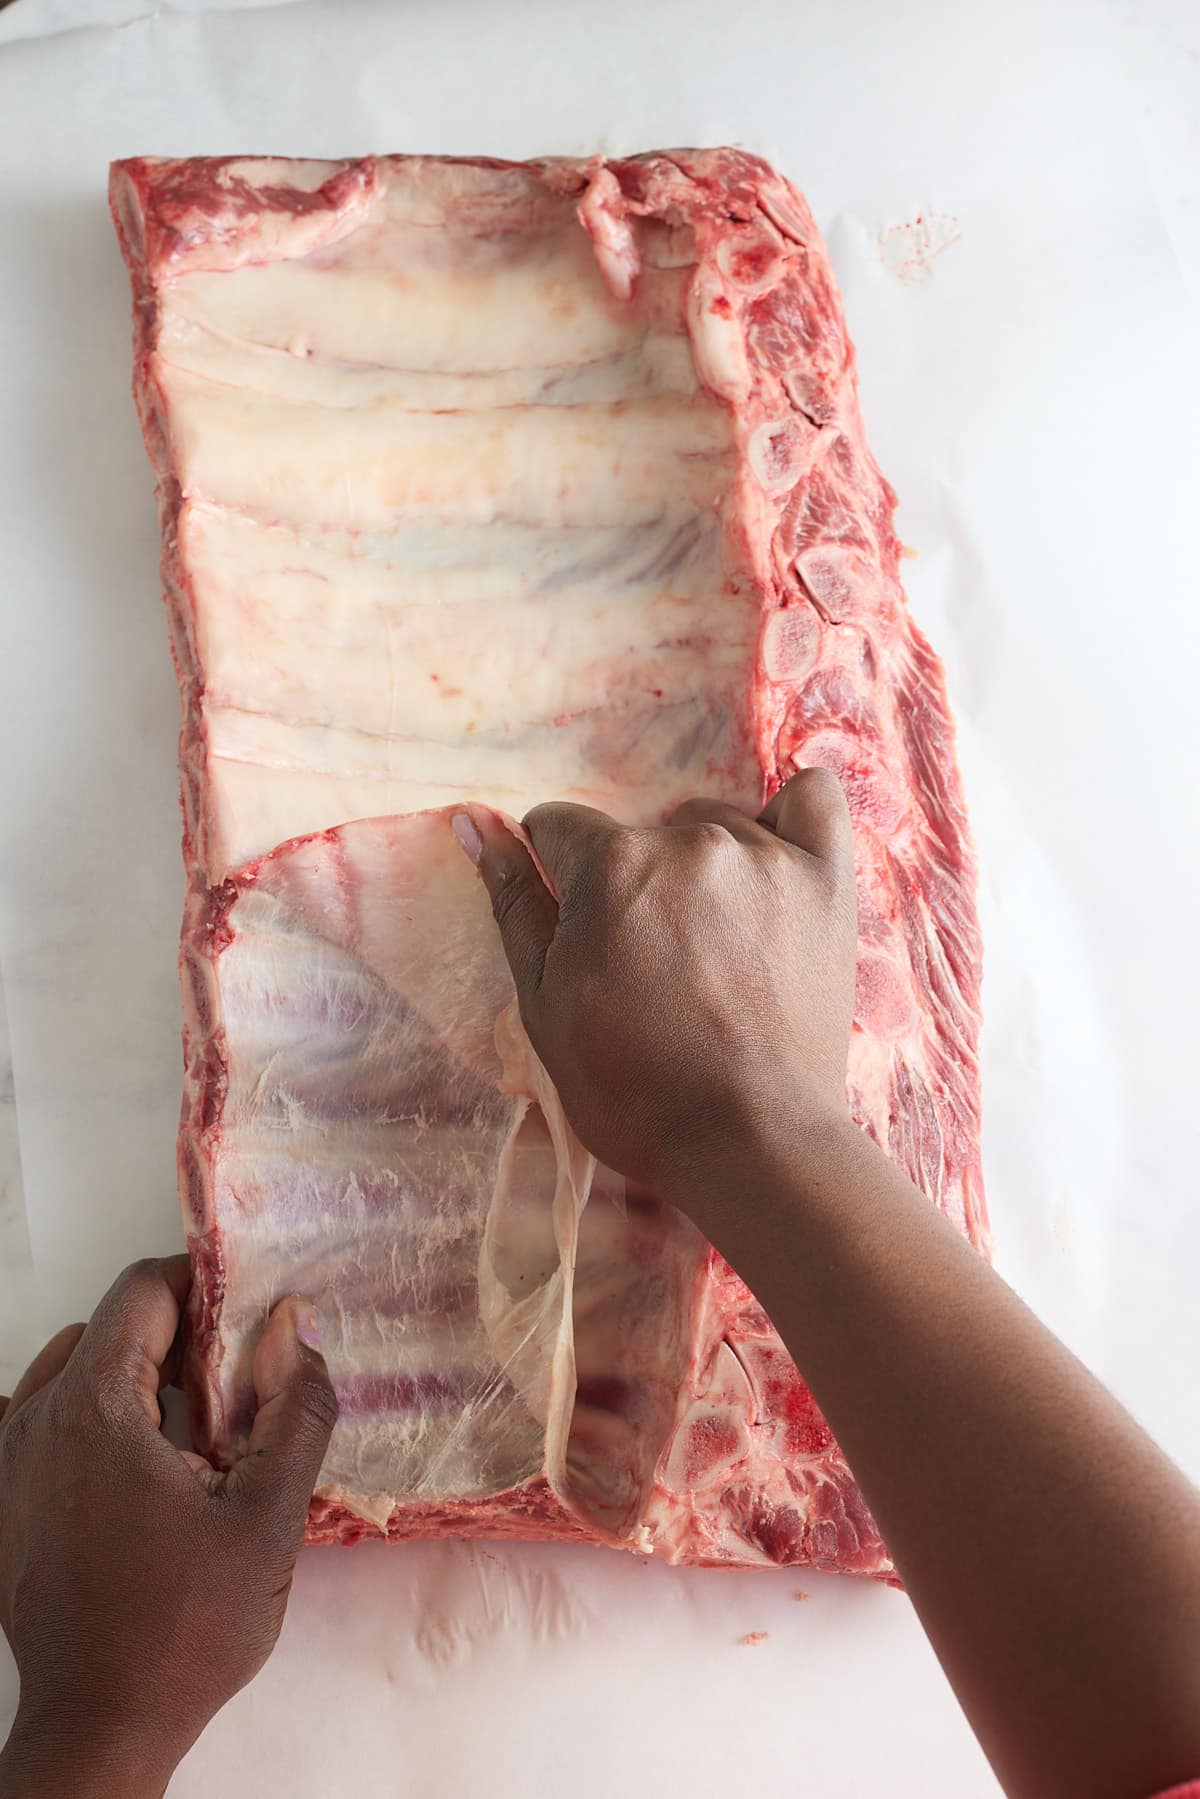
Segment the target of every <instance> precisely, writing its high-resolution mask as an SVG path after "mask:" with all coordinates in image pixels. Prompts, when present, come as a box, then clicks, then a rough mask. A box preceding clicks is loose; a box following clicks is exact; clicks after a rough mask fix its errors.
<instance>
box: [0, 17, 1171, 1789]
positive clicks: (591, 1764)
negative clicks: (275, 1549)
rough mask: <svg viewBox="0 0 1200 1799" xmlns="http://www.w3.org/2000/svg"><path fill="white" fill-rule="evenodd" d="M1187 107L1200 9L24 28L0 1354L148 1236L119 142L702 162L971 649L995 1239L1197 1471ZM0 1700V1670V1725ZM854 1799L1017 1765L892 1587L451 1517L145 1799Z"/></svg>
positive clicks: (145, 778) (139, 608)
mask: <svg viewBox="0 0 1200 1799" xmlns="http://www.w3.org/2000/svg"><path fill="white" fill-rule="evenodd" d="M1198 100H1200V28H1198V26H1197V21H1196V17H1195V14H1194V9H1192V8H1191V7H1189V6H1187V5H1186V4H1184V3H1183V0H1140V3H1138V4H1134V0H1127V4H1124V5H1116V4H1113V5H1111V6H1107V5H1104V4H1103V3H1102V0H1055V4H1054V5H1053V6H1046V5H1044V4H1042V3H1041V0H1007V4H1006V5H1004V6H1003V7H997V6H995V5H993V4H990V3H989V0H964V3H963V4H960V5H958V6H956V7H948V6H944V5H941V4H935V3H934V0H928V3H924V4H923V3H922V0H893V3H892V4H890V5H888V6H882V5H879V4H875V3H874V0H844V3H843V4H841V5H840V6H837V7H834V6H830V5H824V4H817V3H816V0H813V3H811V4H808V5H804V4H798V3H797V0H779V3H774V0H771V3H768V0H745V3H744V4H740V5H731V4H729V0H658V3H657V4H656V5H654V6H646V5H644V4H641V3H640V0H607V4H606V5H604V6H584V5H582V4H580V5H564V4H563V3H562V0H510V3H507V4H493V3H491V0H397V3H395V4H390V5H389V4H386V3H385V0H341V3H338V4H335V3H334V0H328V3H327V4H323V5H322V4H317V3H316V0H290V3H289V0H282V3H280V4H275V5H271V6H265V7H262V6H260V7H245V6H239V5H236V4H227V5H225V6H223V7H222V6H206V5H204V4H203V0H187V4H182V3H178V0H177V3H176V4H174V5H171V6H164V7H161V8H157V9H153V10H150V9H148V8H146V7H145V6H139V5H138V4H137V3H136V0H92V4H90V5H89V4H88V0H18V4H16V5H15V6H12V7H10V8H8V9H7V10H5V11H4V12H3V13H2V14H0V216H2V219H3V237H2V239H0V282H2V293H3V311H2V314H0V318H2V322H3V329H2V331H0V407H2V409H3V411H2V418H0V426H2V429H0V457H2V458H3V479H2V481H0V623H2V629H3V650H2V652H0V660H2V667H0V770H2V773H0V789H2V795H0V808H2V810H0V1384H4V1383H6V1382H10V1381H11V1379H12V1377H13V1375H14V1373H15V1372H16V1370H17V1368H18V1366H19V1365H20V1364H23V1363H24V1361H25V1360H27V1359H28V1357H29V1355H30V1354H31V1353H32V1352H33V1350H34V1349H35V1348H36V1347H37V1346H38V1344H39V1343H40V1341H41V1340H42V1338H44V1337H45V1336H46V1335H48V1334H49V1333H50V1332H51V1331H52V1330H53V1329H55V1328H56V1327H57V1326H58V1325H59V1324H61V1323H63V1322H65V1321H66V1320H67V1319H69V1318H71V1317H74V1316H81V1315H84V1314H86V1312H87V1311H88V1310H89V1309H90V1307H91V1306H92V1304H93V1303H94V1301H95V1299H96V1297H97V1296H98V1294H99V1293H100V1291H101V1290H102V1289H103V1287H104V1286H105V1285H106V1284H107V1282H108V1281H109V1279H110V1278H111V1277H112V1275H113V1274H115V1273H116V1271H117V1270H118V1268H119V1267H120V1266H121V1265H122V1264H123V1263H124V1262H125V1261H127V1260H128V1259H130V1258H131V1257H133V1256H135V1255H139V1254H146V1253H154V1252H161V1251H167V1250H170V1249H173V1248H175V1247H176V1246H177V1245H178V1243H179V1240H180V1229H179V1224H178V1219H177V1214H176V1205H175V1196H174V1172H173V1139H174V1132H175V1121H176V1114H177V1107H178V1096H179V1078H180V1069H179V1049H178V1000H177V994H176V985H175V967H174V963H175V948H176V939H177V931H178V922H179V911H180V904H181V899H182V872H181V867H180V861H179V852H178V838H179V825H178V817H177V811H176V797H175V770H174V744H175V732H176V697H175V690H174V683H173V679H172V675H171V670H170V665H169V660H168V655H167V644H166V627H165V620H164V618H163V615H162V612H161V607H160V602H159V599H158V572H157V558H158V544H157V534H156V527H155V521H154V512H153V505H152V501H151V479H150V471H149V467H148V464H147V463H146V460H145V457H144V455H143V451H142V447H141V443H140V440H139V437H138V432H137V427H136V423H135V419H134V413H133V407H132V404H131V401H130V398H129V303H128V289H127V283H126V277H125V272H124V270H123V268H122V266H121V264H120V262H119V259H118V255H117V251H116V246H115V243H114V240H113V237H112V232H111V228H110V226H109V222H108V218H107V215H106V212H105V207H104V181H105V175H106V169H107V164H108V162H109V160H110V158H112V157H116V156H124V155H131V154H134V153H138V152H157V153H165V154H174V155H182V154H189V153H200V152H209V153H215V152H233V151H241V152H247V151H284V152H289V153H292V154H302V155H316V156H322V155H329V156H337V155H344V154H349V153H361V152H365V151H368V150H373V149H375V150H425V151H443V152H471V151H481V152H491V153H495V154H499V155H509V156H526V155H532V154H535V153H539V152H547V151H558V152H572V153H580V152H587V151H589V150H592V149H603V150H608V151H625V150H633V149H642V148H649V147H654V146H658V145H675V144H707V143H716V142H720V141H734V142H740V143H744V144H746V145H747V146H749V147H751V148H754V149H757V150H760V151H762V152H764V153H765V154H767V155H768V156H770V157H771V158H772V159H773V160H774V161H776V162H777V163H778V164H779V166H780V167H781V168H782V169H783V170H784V171H785V172H786V173H787V174H789V175H790V176H791V177H792V178H793V179H795V180H797V181H798V182H799V183H800V184H801V185H802V186H803V187H804V188H805V189H806V191H807V192H808V194H809V197H810V199H811V200H812V203H813V206H814V209H815V211H816V213H817V216H818V219H819V220H820V222H821V224H822V226H823V228H824V229H825V231H826V232H827V235H828V238H829V242H830V246H831V249H832V252H833V256H834V260H835V262H836V264H837V268H838V273H839V276H840V278H841V282H842V287H843V292H844V295H845V300H846V306H847V311H848V313H849V319H850V327H851V331H852V334H853V336H854V338H855V340H856V342H857V344H858V348H859V353H860V363H861V374H862V386H863V397H864V408H865V412H866V416H867V423H868V428H869V432H870V435H871V439H872V442H873V445H874V447H875V450H876V453H877V455H878V456H879V459H880V461H881V463H882V465H883V467H884V469H885V471H886V472H887V473H888V475H889V477H890V478H891V480H892V481H893V483H894V484H895V486H896V487H897V489H898V490H899V492H900V494H901V499H902V506H901V513H900V525H901V530H902V533H903V535H904V537H905V539H906V541H907V542H909V543H910V544H911V545H913V546H914V547H915V548H916V549H917V550H918V551H919V556H918V557H917V559H916V560H915V561H913V562H912V563H911V564H910V565H909V591H910V594H911V597H912V603H913V606H914V609H915V611H916V613H917V616H918V618H919V619H920V621H921V622H922V624H923V625H924V626H925V628H926V629H927V630H928V632H929V634H930V636H931V637H932V638H933V640H934V642H935V644H936V646H937V648H938V649H939V650H940V651H941V653H942V655H943V656H944V657H945V659H946V663H947V667H948V673H949V681H950V689H951V695H952V699H953V702H954V705H955V708H956V712H957V716H958V720H959V727H960V747H961V756H962V762H963V768H964V773H965V776H966V781H967V788H968V796H969V800H970V804H971V810H972V815H973V819H974V823H975V827H976V832H977V836H978V840H979V847H980V854H981V861H982V869H983V885H982V895H981V903H982V912H983V923H984V930H985V934H986V944H987V956H988V960H987V980H986V994H985V1000H986V1007H987V1027H986V1033H985V1044H984V1053H985V1082H986V1087H985V1102H986V1133H987V1134H986V1157H987V1165H988V1175H989V1182H990V1197H991V1205H992V1213H993V1219H994V1224H995V1231H996V1237H997V1242H998V1246H999V1256H1000V1265H1001V1268H1002V1270H1003V1271H1004V1272H1005V1274H1007V1275H1008V1277H1009V1278H1010V1279H1012V1280H1013V1281H1014V1282H1015V1284H1016V1285H1017V1286H1018V1287H1019V1288H1020V1289H1021V1291H1022V1292H1024V1293H1025V1294H1026V1295H1027V1297H1029V1298H1030V1300H1031V1301H1032V1302H1033V1303H1034V1304H1035V1305H1036V1306H1037V1307H1038V1309H1039V1310H1040V1311H1041V1312H1042V1313H1043V1315H1044V1316H1045V1317H1046V1318H1047V1319H1048V1320H1049V1321H1050V1323H1051V1324H1052V1325H1053V1326H1054V1327H1055V1328H1056V1329H1057V1330H1058V1331H1059V1332H1060V1333H1061V1334H1062V1335H1063V1336H1064V1337H1065V1338H1066V1339H1067V1341H1068V1342H1070V1343H1071V1344H1072V1346H1073V1347H1075V1348H1076V1349H1077V1350H1078V1351H1079V1352H1080V1353H1081V1354H1082V1355H1084V1357H1085V1358H1086V1359H1087V1360H1088V1361H1089V1362H1090V1363H1091V1364H1092V1365H1093V1366H1094V1367H1095V1368H1097V1370H1098V1371H1099V1372H1100V1373H1101V1374H1102V1375H1103V1376H1104V1377H1105V1378H1106V1379H1107V1380H1108V1381H1109V1382H1110V1383H1111V1384H1112V1385H1113V1386H1114V1387H1115V1388H1116V1390H1117V1391H1118V1393H1119V1394H1120V1395H1121V1396H1122V1398H1124V1399H1125V1400H1126V1402H1127V1403H1128V1404H1130V1405H1131V1406H1132V1408H1133V1409H1134V1411H1135V1412H1136V1413H1137V1414H1138V1415H1139V1416H1140V1417H1141V1418H1142V1419H1143V1420H1144V1422H1145V1423H1146V1424H1147V1425H1148V1426H1149V1428H1150V1429H1151V1430H1152V1431H1153V1432H1154V1433H1155V1434H1156V1435H1157V1436H1158V1437H1159V1438H1160V1440H1161V1441H1162V1442H1163V1443H1164V1444H1165V1445H1166V1446H1167V1448H1168V1449H1170V1450H1171V1451H1172V1452H1173V1453H1174V1454H1175V1455H1177V1456H1178V1457H1179V1458H1180V1460H1181V1461H1182V1462H1183V1463H1184V1465H1185V1466H1187V1467H1188V1468H1189V1470H1190V1471H1191V1472H1192V1473H1193V1474H1197V1473H1200V1408H1198V1407H1197V1404H1196V1400H1195V1392H1194V1371H1195V1369H1196V1367H1197V1366H1198V1365H1200V1307H1198V1306H1197V1304H1196V1299H1195V1294H1196V1286H1197V1273H1198V1271H1200V1205H1198V1203H1197V1196H1196V1176H1195V1168H1196V1163H1197V1124H1196V1120H1197V1105H1196V1101H1195V1098H1194V1094H1193V1083H1194V1080H1195V1067H1196V1059H1195V1053H1194V1037H1195V1020H1196V1018H1197V1016H1198V1001H1200V993H1198V991H1197V976H1196V954H1195V948H1194V935H1195V914H1196V895H1197V892H1198V891H1200V881H1198V876H1200V851H1198V846H1197V831H1196V804H1195V787H1196V772H1197V756H1196V751H1195V728H1196V727H1195V720H1196V714H1197V711H1198V710H1200V678H1198V676H1197V659H1198V658H1197V652H1198V651H1200V624H1198V622H1197V621H1198V617H1200V607H1198V595H1197V585H1198V583H1197V575H1196V554H1195V542H1194V537H1195V518H1196V513H1197V502H1196V494H1197V491H1198V482H1200V462H1198V458H1197V450H1196V441H1197V432H1196V425H1195V420H1196V417H1197V413H1198V402H1200V382H1198V379H1197V341H1196V329H1195V319H1196V302H1197V297H1198V287H1200V180H1198V167H1197V165H1198V162H1200V143H1198V140H1197V124H1196V121H1197V119H1198V118H1200V107H1198V105H1197V102H1198ZM1031 1528H1036V1520H1031ZM1097 1576H1098V1578H1103V1570H1098V1571H1097ZM802 1594H804V1595H807V1597H806V1598H805V1599H803V1600H802V1599H801V1597H800V1596H801V1595H802ZM759 1631H765V1632H766V1633H767V1635H766V1637H765V1638H764V1639H763V1640H761V1641H759V1642H756V1643H754V1644H747V1643H745V1642H743V1641H742V1639H743V1638H744V1637H745V1636H747V1635H749V1634H751V1633H754V1632H759ZM15 1702H16V1680H15V1673H14V1671H13V1669H12V1665H11V1662H10V1660H9V1659H8V1657H7V1652H6V1651H3V1652H0V1729H3V1728H4V1727H5V1725H6V1723H7V1720H8V1718H9V1716H10V1715H11V1711H12V1709H13V1706H14V1705H15ZM885 1790H886V1791H887V1792H889V1793H894V1794H897V1795H903V1796H905V1799H975V1796H980V1799H982V1796H983V1795H988V1794H994V1793H995V1792H996V1790H997V1789H996V1787H995V1783H994V1781H993V1780H992V1778H991V1776H990V1775H989V1773H988V1771H987V1769H986V1767H985V1765H984V1763H983V1761H982V1758H981V1756H980V1754H979V1752H978V1750H977V1749H976V1747H975V1746H974V1744H973V1741H972V1739H971V1736H970V1733H969V1731H968V1730H967V1728H966V1726H965V1724H964V1723H963V1722H962V1720H961V1718H960V1717H959V1715H958V1713H957V1711H956V1708H955V1705H954V1702H953V1700H952V1699H951V1697H950V1695H949V1693H948V1690H947V1689H946V1688H945V1686H944V1683H943V1682H942V1679H941V1676H940V1674H939V1672H938V1669H937V1667H936V1664H935V1662H934V1660H933V1657H932V1655H931V1653H930V1651H929V1650H928V1648H927V1646H926V1644H925V1642H924V1639H923V1637H922V1635H921V1632H920V1630H919V1628H918V1626H917V1625H916V1623H915V1620H914V1619H913V1616H912V1614H911V1611H910V1609H909V1606H908V1602H907V1600H906V1599H904V1598H903V1597H902V1596H901V1595H899V1594H896V1593H893V1592H890V1591H884V1590H880V1589H875V1588H868V1587H865V1586H861V1585H856V1584H855V1583H853V1582H849V1581H838V1580H832V1579H827V1578H826V1579H821V1578H818V1577H808V1576H802V1577H800V1578H796V1577H795V1576H793V1575H789V1574H786V1573H780V1574H778V1575H751V1576H742V1575H721V1574H712V1573H707V1572H703V1571H679V1570H670V1569H663V1568H658V1567H653V1566H646V1565H643V1564H641V1563H639V1562H637V1561H635V1560H634V1559H633V1558H629V1557H622V1556H617V1555H612V1554H608V1553H605V1552H602V1551H589V1550H567V1549H561V1548H539V1547H528V1548H499V1547H495V1546H491V1545H457V1544H434V1545H418V1546H415V1547H412V1548H407V1549H398V1550H397V1549H393V1550H375V1549H371V1548H362V1549H359V1550H356V1551H354V1552H353V1553H347V1552H340V1551H328V1550H327V1551H316V1552H309V1553H307V1554H306V1555H305V1556H304V1557H303V1558H302V1566H301V1568H300V1572H299V1575H298V1579H297V1583H296V1591H295V1595H294V1597H293V1601H292V1605H291V1610H290V1612H289V1617H288V1622H287V1626H286V1628H285V1632H284V1637H283V1641H282V1643H281V1645H280V1648H279V1651H278V1652H277V1654H276V1656H275V1657H274V1659H273V1660H272V1661H271V1663H270V1664H269V1666H268V1668H267V1670H266V1671H265V1673H264V1674H263V1675H262V1676H261V1677H260V1679H259V1680H258V1681H257V1682H256V1683H255V1685H254V1686H253V1687H252V1688H250V1689H249V1690H248V1691H247V1692H246V1693H244V1694H243V1695H241V1696H240V1698H239V1699H237V1700H236V1701H235V1702H234V1703H233V1704H232V1705H231V1706H230V1707H228V1709H227V1710H226V1712H225V1713H224V1714H222V1716H221V1717H220V1718H219V1719H218V1720H217V1721H216V1722H215V1723H214V1725H213V1726H212V1727H211V1729H210V1730H209V1731H208V1732H207V1733H206V1735H205V1737H204V1738H203V1739H202V1740H201V1742H200V1744H199V1745H198V1746H197V1748H196V1749H195V1750H194V1751H193V1753H192V1754H191V1756H189V1758H188V1760H187V1761H186V1763H185V1764H184V1766H183V1768H182V1769H181V1770H180V1772H179V1774H178V1775H177V1777H176V1780H175V1782H174V1784H173V1787H172V1792H173V1793H178V1794H180V1795H183V1796H185V1799H186V1796H187V1795H197V1796H199V1795H201V1794H204V1795H210V1794H212V1793H213V1792H217V1793H220V1794H222V1795H224V1796H228V1799H242V1795H251V1794H255V1795H258V1794H275V1793H280V1794H283V1793H287V1794H289V1795H291V1796H292V1799H315V1796H317V1795H321V1796H325V1795H331V1796H336V1799H341V1796H342V1795H352V1794H353V1795H357V1794H370V1795H376V1794H378V1795H392V1794H396V1795H419V1796H420V1799H440V1796H442V1795H445V1796H446V1799H450V1796H451V1795H453V1796H455V1799H460V1796H466V1799H472V1796H474V1795H484V1794H487V1795H488V1796H489V1799H516V1796H517V1795H522V1796H524V1795H530V1794H540V1793H543V1792H545V1793H549V1792H551V1791H553V1792H556V1793H564V1792H569V1793H571V1794H572V1795H573V1796H574V1799H592V1796H593V1795H596V1796H599V1795H602V1794H603V1795H610V1794H613V1793H622V1794H642V1793H654V1794H655V1795H656V1796H657V1799H684V1796H685V1795H686V1796H687V1799H697V1796H702V1795H710V1794H711V1795H717V1794H720V1795H722V1796H725V1795H729V1794H731V1793H748V1792H753V1793H755V1794H756V1795H757V1796H758V1799H776V1796H778V1799H783V1795H785V1794H786V1795H795V1794H798V1793H799V1794H803V1793H811V1794H812V1795H814V1796H817V1795H819V1796H820V1799H835V1796H836V1795H839V1794H845V1795H851V1794H855V1795H858V1794H862V1793H866V1792H883V1791H885Z"/></svg>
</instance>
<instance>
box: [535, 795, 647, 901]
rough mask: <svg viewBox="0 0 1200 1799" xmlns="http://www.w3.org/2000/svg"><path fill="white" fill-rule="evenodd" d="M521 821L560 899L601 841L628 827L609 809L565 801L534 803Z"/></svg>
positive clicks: (577, 877)
mask: <svg viewBox="0 0 1200 1799" xmlns="http://www.w3.org/2000/svg"><path fill="white" fill-rule="evenodd" d="M522 823H523V824H524V826H525V829H526V830H527V831H528V832H529V840H530V842H531V843H532V844H533V847H534V849H535V850H536V851H537V853H538V857H539V859H540V860H541V864H542V867H543V868H544V869H545V870H546V873H547V875H548V876H549V879H550V885H551V886H552V887H553V888H554V891H555V892H556V893H557V894H558V896H559V898H560V900H561V899H562V898H563V897H564V896H565V895H567V894H568V893H569V892H570V890H571V888H572V886H573V885H574V884H575V883H576V882H577V881H578V880H579V878H580V876H581V874H582V873H583V871H584V870H585V869H586V868H587V866H588V864H589V862H590V861H591V860H592V858H593V857H594V855H595V854H596V851H597V849H598V848H599V846H600V844H601V843H602V841H603V840H604V839H605V838H606V837H613V836H619V835H620V834H621V833H622V832H623V831H624V829H625V827H624V826H623V825H619V824H618V823H617V821H616V820H615V819H613V818H610V817H609V816H608V813H607V812H599V811H597V809H596V808H595V807H594V806H572V805H569V804H568V803H567V802H566V801H556V802H554V803H553V804H551V805H547V806H535V807H534V808H533V811H532V812H527V813H526V815H525V817H524V819H523V820H522Z"/></svg>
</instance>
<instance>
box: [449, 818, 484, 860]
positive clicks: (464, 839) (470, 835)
mask: <svg viewBox="0 0 1200 1799" xmlns="http://www.w3.org/2000/svg"><path fill="white" fill-rule="evenodd" d="M450 829H451V830H452V831H453V832H454V835H455V836H456V837H457V838H458V841H459V842H460V843H461V845H462V847H463V849H464V850H465V851H466V853H467V855H468V856H469V857H470V858H471V860H472V862H474V863H475V865H476V867H478V865H479V858H480V856H482V854H483V838H482V837H481V836H480V835H479V831H478V829H477V827H476V824H475V820H474V819H473V818H472V817H471V814H470V813H469V812H456V813H455V814H454V817H453V818H452V819H451V820H450Z"/></svg>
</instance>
